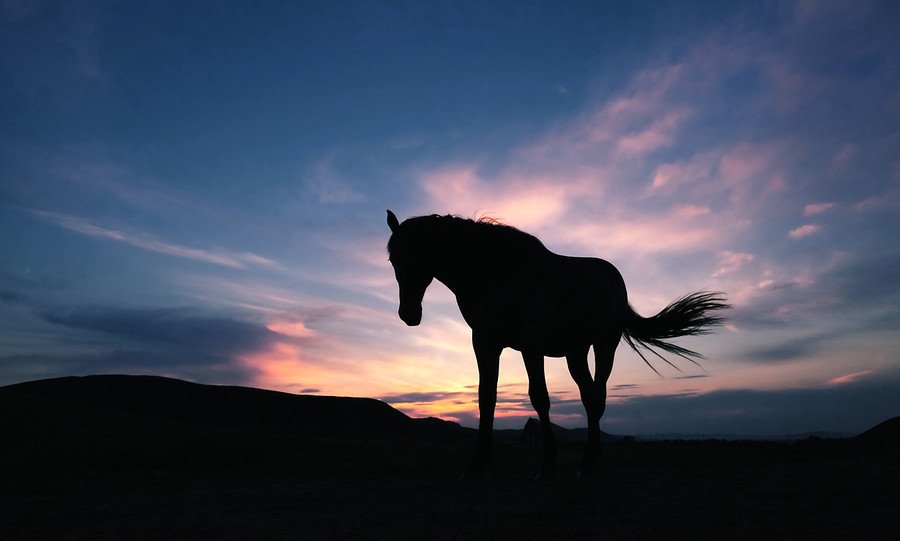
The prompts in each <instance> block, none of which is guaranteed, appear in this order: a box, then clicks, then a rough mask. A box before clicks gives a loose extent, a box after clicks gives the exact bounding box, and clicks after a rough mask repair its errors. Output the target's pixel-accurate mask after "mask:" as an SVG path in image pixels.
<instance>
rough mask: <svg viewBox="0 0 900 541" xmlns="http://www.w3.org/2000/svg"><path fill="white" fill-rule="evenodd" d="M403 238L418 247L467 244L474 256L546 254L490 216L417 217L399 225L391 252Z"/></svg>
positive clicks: (537, 244) (541, 247) (390, 244)
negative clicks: (439, 243) (414, 240)
mask: <svg viewBox="0 0 900 541" xmlns="http://www.w3.org/2000/svg"><path fill="white" fill-rule="evenodd" d="M403 239H416V240H418V242H416V244H418V245H420V246H422V245H434V244H433V243H435V242H441V247H442V248H446V247H453V246H454V245H457V244H458V245H460V246H462V245H465V247H466V248H468V249H469V251H471V252H472V253H475V254H477V253H480V252H483V251H485V250H489V251H490V252H492V253H495V254H503V255H518V256H527V255H529V254H538V253H541V254H542V253H545V252H547V248H546V247H545V246H544V244H543V243H542V242H541V241H540V240H539V239H538V238H537V237H535V236H534V235H530V234H528V233H525V232H524V231H521V230H519V229H516V228H515V227H513V226H511V225H507V224H505V223H503V222H502V221H500V220H498V219H496V218H493V217H490V216H480V217H478V218H475V219H473V218H463V217H461V216H457V215H454V214H443V215H442V214H431V215H427V216H415V217H413V218H409V219H407V220H405V221H404V222H403V223H402V224H400V229H399V230H398V231H397V234H394V235H391V238H390V239H389V240H388V246H387V249H388V253H391V252H393V250H394V249H395V248H396V246H397V245H398V244H399V243H401V242H403Z"/></svg>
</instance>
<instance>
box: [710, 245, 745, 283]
mask: <svg viewBox="0 0 900 541" xmlns="http://www.w3.org/2000/svg"><path fill="white" fill-rule="evenodd" d="M753 259H754V256H753V254H748V253H745V252H732V251H725V252H722V254H721V256H720V259H719V264H718V266H717V267H716V270H715V271H713V273H712V276H713V278H716V277H719V276H724V275H726V274H731V273H733V272H736V271H738V270H739V269H740V268H741V267H742V266H743V265H744V263H749V262H750V261H753Z"/></svg>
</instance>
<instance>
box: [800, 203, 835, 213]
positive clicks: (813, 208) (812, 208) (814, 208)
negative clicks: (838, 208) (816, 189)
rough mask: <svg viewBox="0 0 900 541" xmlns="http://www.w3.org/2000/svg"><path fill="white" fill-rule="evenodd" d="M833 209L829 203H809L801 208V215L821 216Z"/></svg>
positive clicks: (832, 204) (832, 205)
mask: <svg viewBox="0 0 900 541" xmlns="http://www.w3.org/2000/svg"><path fill="white" fill-rule="evenodd" d="M833 208H834V203H831V202H823V203H811V204H809V205H806V206H805V207H803V215H804V216H815V215H817V214H822V213H823V212H827V211H829V210H831V209H833Z"/></svg>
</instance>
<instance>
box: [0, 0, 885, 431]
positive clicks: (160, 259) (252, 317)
mask: <svg viewBox="0 0 900 541" xmlns="http://www.w3.org/2000/svg"><path fill="white" fill-rule="evenodd" d="M0 28H2V31H0V67H2V71H0V115H2V116H0V118H2V121H0V254H3V255H2V257H0V329H2V331H0V385H6V384H12V383H17V382H21V381H28V380H34V379H42V378H49V377H57V376H67V375H86V374H106V373H118V374H155V375H161V376H169V377H177V378H182V379H187V380H190V381H196V382H200V383H208V384H226V385H248V386H255V387H261V388H266V389H274V390H279V391H285V392H291V393H308V394H321V395H339V396H365V397H373V398H379V399H381V400H384V401H386V402H388V403H390V404H391V405H393V406H394V407H396V408H398V409H400V410H401V411H404V412H405V413H407V414H409V415H412V416H416V417H419V416H438V417H441V418H443V419H448V420H453V421H457V422H460V423H462V424H463V425H465V426H475V425H476V423H477V405H476V404H477V396H476V393H477V380H478V376H477V370H476V366H475V362H474V357H473V354H472V351H471V345H470V344H471V343H470V333H469V329H468V327H467V326H466V325H465V323H464V321H463V320H462V318H461V316H460V315H459V311H458V309H457V307H456V304H455V300H454V298H453V295H452V293H450V292H449V291H448V290H447V289H446V288H445V287H444V286H443V285H441V284H439V283H435V284H433V285H432V286H431V287H430V288H429V290H428V292H427V294H426V296H425V300H424V319H423V322H422V324H421V326H419V327H415V328H410V327H407V326H406V325H405V324H403V323H402V322H401V321H400V320H399V318H398V317H397V313H396V311H397V304H398V298H397V292H398V290H397V285H396V282H395V280H394V276H393V272H392V270H391V267H390V264H389V263H388V261H387V253H386V250H385V245H386V242H387V239H388V236H389V230H388V227H387V225H386V221H385V210H386V209H391V210H393V211H394V212H395V213H396V214H397V215H398V217H400V219H401V220H402V219H405V218H407V217H410V216H416V215H423V214H432V213H439V214H448V213H452V214H457V215H460V216H463V217H480V216H490V217H493V218H495V219H498V220H501V221H502V222H503V223H506V224H509V225H512V226H515V227H518V228H519V229H522V230H524V231H527V232H529V233H531V234H534V235H536V236H537V237H539V238H540V239H541V240H542V241H543V242H544V244H545V245H546V246H547V247H548V248H549V249H551V250H552V251H554V252H557V253H561V254H566V255H578V256H594V257H602V258H604V259H606V260H608V261H610V262H612V263H613V264H614V265H616V266H617V267H618V268H619V270H620V271H621V272H622V274H623V276H624V278H625V281H626V284H627V287H628V291H629V300H630V302H631V303H632V305H633V306H634V307H635V309H636V310H637V311H638V312H639V313H641V314H643V315H646V316H649V315H652V314H654V313H656V312H658V311H659V310H660V309H662V308H663V307H664V306H665V305H666V304H667V303H668V302H670V301H671V300H673V299H675V298H677V297H680V296H682V295H684V294H686V293H689V292H693V291H698V290H712V291H723V292H725V293H726V294H727V295H728V298H729V301H730V302H731V303H732V305H733V308H732V309H731V310H729V311H728V313H727V314H726V316H727V317H728V322H727V324H726V325H725V326H724V327H722V328H720V329H719V330H718V331H717V332H715V333H714V334H711V335H707V336H701V337H690V338H687V339H682V340H680V341H678V343H679V344H680V345H683V346H685V347H688V348H690V349H694V350H698V351H700V352H701V353H703V354H704V355H705V357H706V359H705V360H703V361H702V362H701V365H700V366H699V367H698V366H694V365H692V364H690V363H686V362H681V363H677V362H676V365H677V366H678V368H679V369H680V370H676V369H673V368H671V367H669V366H667V365H665V364H664V363H661V362H660V363H657V366H656V367H657V369H658V370H659V371H660V373H661V376H660V375H657V374H656V373H654V372H653V371H652V370H650V369H649V368H648V367H647V366H646V365H644V363H643V362H642V361H641V360H640V358H639V357H637V356H636V355H635V354H634V353H633V352H631V351H630V350H628V348H627V347H625V346H621V347H620V348H619V350H618V355H617V358H616V364H615V367H614V370H613V373H612V376H611V378H610V381H609V401H608V404H609V405H608V408H607V412H606V415H605V417H604V419H603V421H602V422H601V427H602V428H603V429H604V430H606V431H609V432H612V433H618V434H633V435H650V434H659V433H693V434H723V433H728V434H737V435H747V436H751V435H775V434H791V433H801V432H808V431H831V432H841V433H848V434H853V433H858V432H861V431H863V430H865V429H867V428H869V427H871V426H874V425H875V424H877V423H879V422H881V421H883V420H886V419H888V418H890V417H894V416H897V415H900V353H898V351H900V245H898V242H897V239H898V236H900V32H898V31H897V29H898V28H900V8H898V6H897V4H896V3H895V2H891V1H884V2H874V1H854V2H831V1H814V2H813V1H795V2H746V3H745V2H683V1H676V2H577V1H573V2H531V1H517V2H465V1H461V2H410V3H406V2H331V1H328V2H313V1H309V2H264V1H262V2H229V1H215V2H206V1H196V2H166V1H160V2H103V1H85V2H80V1H77V0H73V1H69V2H55V1H42V0H3V1H2V2H0ZM473 264H476V262H473ZM546 365H547V379H548V386H549V388H550V392H551V399H552V401H553V406H552V409H551V417H552V419H553V420H554V422H556V423H558V424H560V425H563V426H568V427H577V426H580V425H582V424H583V423H584V415H583V409H582V407H581V404H580V401H579V399H578V392H577V388H576V387H575V385H574V383H572V381H571V378H570V377H569V375H568V373H567V371H566V368H565V362H564V361H563V360H560V359H552V358H548V359H547V361H546ZM526 382H527V377H526V375H525V371H524V368H523V366H522V362H521V358H520V356H519V355H518V353H517V352H515V351H511V350H506V351H505V352H504V354H503V356H502V358H501V376H500V397H499V402H498V409H497V415H498V420H497V426H499V427H504V428H513V427H519V426H522V425H523V424H524V420H525V418H526V417H528V416H530V415H533V411H532V409H531V406H530V404H529V401H528V397H527V383H526Z"/></svg>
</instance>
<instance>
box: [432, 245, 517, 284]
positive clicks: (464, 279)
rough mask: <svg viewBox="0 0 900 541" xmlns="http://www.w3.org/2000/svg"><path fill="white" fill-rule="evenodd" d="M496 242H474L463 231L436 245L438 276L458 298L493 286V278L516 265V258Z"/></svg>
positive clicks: (436, 276)
mask: <svg viewBox="0 0 900 541" xmlns="http://www.w3.org/2000/svg"><path fill="white" fill-rule="evenodd" d="M492 240H493V239H473V238H472V234H471V233H469V234H466V233H465V232H463V233H462V234H459V235H458V236H451V235H447V236H445V237H444V238H441V239H439V241H438V242H437V243H435V244H434V245H433V246H434V248H433V250H434V251H433V254H432V261H433V262H434V277H435V279H437V280H438V281H439V282H441V283H443V284H444V285H445V286H447V288H449V289H450V290H451V291H453V293H454V294H456V295H457V296H460V295H465V294H466V293H467V292H469V291H473V290H476V289H477V288H479V287H484V286H488V285H489V284H490V277H491V275H494V274H495V271H497V270H500V269H501V268H502V267H505V266H510V265H514V264H515V261H514V258H513V257H509V256H504V255H503V254H504V253H506V252H508V250H506V249H504V247H503V246H498V245H495V243H494V242H492Z"/></svg>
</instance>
